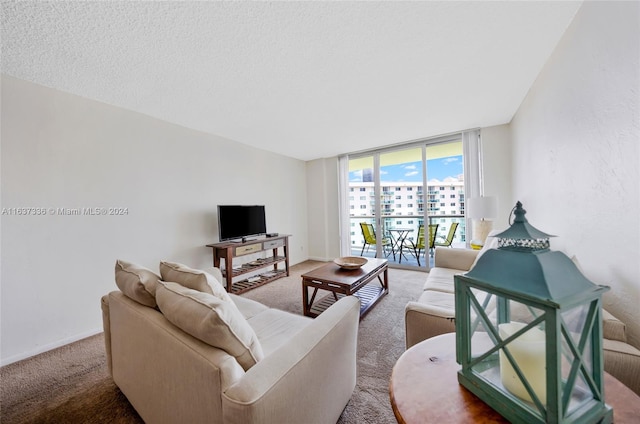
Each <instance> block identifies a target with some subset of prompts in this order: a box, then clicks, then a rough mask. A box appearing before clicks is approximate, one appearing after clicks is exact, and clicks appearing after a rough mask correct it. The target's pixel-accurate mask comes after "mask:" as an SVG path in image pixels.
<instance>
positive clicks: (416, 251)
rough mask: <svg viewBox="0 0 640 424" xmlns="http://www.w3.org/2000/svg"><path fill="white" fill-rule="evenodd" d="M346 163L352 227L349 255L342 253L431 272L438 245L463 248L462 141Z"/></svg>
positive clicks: (402, 149) (454, 139) (426, 144)
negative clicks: (434, 253)
mask: <svg viewBox="0 0 640 424" xmlns="http://www.w3.org/2000/svg"><path fill="white" fill-rule="evenodd" d="M347 163H348V178H347V180H348V187H346V190H347V191H348V193H347V196H346V197H347V199H348V201H347V202H346V204H347V207H348V219H345V218H344V216H343V220H342V222H343V225H345V223H347V222H348V224H346V225H348V228H349V252H343V254H344V253H346V254H349V255H353V256H365V257H378V258H387V259H388V260H389V263H390V265H391V266H397V267H421V268H427V267H430V266H432V265H433V264H432V253H433V248H434V247H435V246H436V245H447V246H461V245H462V246H464V243H465V233H466V229H465V220H464V206H465V195H464V193H465V184H464V169H463V163H464V160H463V148H462V139H461V137H449V138H447V139H445V140H436V141H431V142H422V143H412V144H411V145H407V146H404V147H396V148H389V149H382V150H378V151H375V152H372V153H369V154H361V155H352V156H349V157H348V161H347ZM342 212H343V215H344V214H345V212H346V211H342ZM452 227H455V228H452ZM430 262H431V263H430Z"/></svg>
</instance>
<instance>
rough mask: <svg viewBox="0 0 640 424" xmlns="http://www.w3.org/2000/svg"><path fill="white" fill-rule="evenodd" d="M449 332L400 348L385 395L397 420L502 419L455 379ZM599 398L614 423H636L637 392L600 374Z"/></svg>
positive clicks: (453, 341) (452, 337)
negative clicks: (610, 410) (602, 397)
mask: <svg viewBox="0 0 640 424" xmlns="http://www.w3.org/2000/svg"><path fill="white" fill-rule="evenodd" d="M459 369H460V365H458V363H457V362H456V337H455V333H449V334H443V335H441V336H436V337H432V338H430V339H427V340H425V341H423V342H420V343H418V344H417V345H415V346H413V347H411V348H410V349H409V350H407V351H406V352H404V353H403V354H402V356H401V357H400V359H398V362H396V364H395V366H394V367H393V372H392V373H391V382H390V384H389V395H390V397H391V406H392V407H393V412H394V414H395V416H396V419H397V420H398V422H399V423H407V424H410V423H421V424H426V423H507V422H508V421H507V420H505V419H504V418H503V417H502V415H500V414H498V413H497V412H496V411H494V410H493V409H491V407H489V405H487V404H486V403H484V402H483V401H481V400H480V399H479V398H477V397H476V396H475V395H474V394H473V393H471V392H470V391H468V390H467V389H466V388H464V387H462V386H461V385H460V384H459V383H458V375H457V373H458V370H459ZM604 387H605V393H604V395H605V401H606V403H607V404H608V405H609V406H611V407H612V408H613V421H614V422H615V423H621V424H623V423H637V422H638V417H640V396H638V395H636V394H635V393H634V392H633V391H632V390H631V389H629V388H628V387H627V386H625V385H624V384H622V383H621V382H619V381H618V380H616V379H615V378H613V377H612V376H611V375H609V374H607V373H605V375H604Z"/></svg>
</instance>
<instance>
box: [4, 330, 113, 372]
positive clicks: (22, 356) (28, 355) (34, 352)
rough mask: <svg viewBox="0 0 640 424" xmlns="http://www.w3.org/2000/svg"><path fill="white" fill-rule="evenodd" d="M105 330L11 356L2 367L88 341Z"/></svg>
mask: <svg viewBox="0 0 640 424" xmlns="http://www.w3.org/2000/svg"><path fill="white" fill-rule="evenodd" d="M103 331H104V329H103V328H102V327H100V328H96V329H93V330H89V331H86V332H84V333H80V334H76V335H75V336H72V337H68V338H66V339H62V340H58V341H57V342H53V343H49V344H46V345H44V346H40V347H38V348H37V349H34V350H30V351H28V352H23V353H20V354H18V355H13V356H10V357H9V358H2V359H1V360H0V366H3V367H4V366H5V365H9V364H13V363H14V362H18V361H22V360H23V359H27V358H31V357H32V356H36V355H39V354H41V353H44V352H48V351H50V350H53V349H56V348H58V347H60V346H64V345H67V344H69V343H73V342H77V341H78V340H82V339H86V338H87V337H91V336H95V335H96V334H99V333H102V332H103Z"/></svg>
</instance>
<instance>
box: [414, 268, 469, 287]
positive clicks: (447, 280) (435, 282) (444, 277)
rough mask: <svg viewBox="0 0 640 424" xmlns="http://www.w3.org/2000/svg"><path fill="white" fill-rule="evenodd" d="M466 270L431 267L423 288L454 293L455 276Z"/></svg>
mask: <svg viewBox="0 0 640 424" xmlns="http://www.w3.org/2000/svg"><path fill="white" fill-rule="evenodd" d="M465 272H467V271H464V270H461V269H451V268H431V270H429V276H428V277H427V281H426V282H425V283H424V288H423V289H424V290H436V291H442V292H446V293H453V277H454V276H455V275H457V274H464V273H465Z"/></svg>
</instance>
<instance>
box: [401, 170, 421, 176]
mask: <svg viewBox="0 0 640 424" xmlns="http://www.w3.org/2000/svg"><path fill="white" fill-rule="evenodd" d="M412 175H418V171H411V172H407V173H406V174H404V176H405V177H410V176H412Z"/></svg>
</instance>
